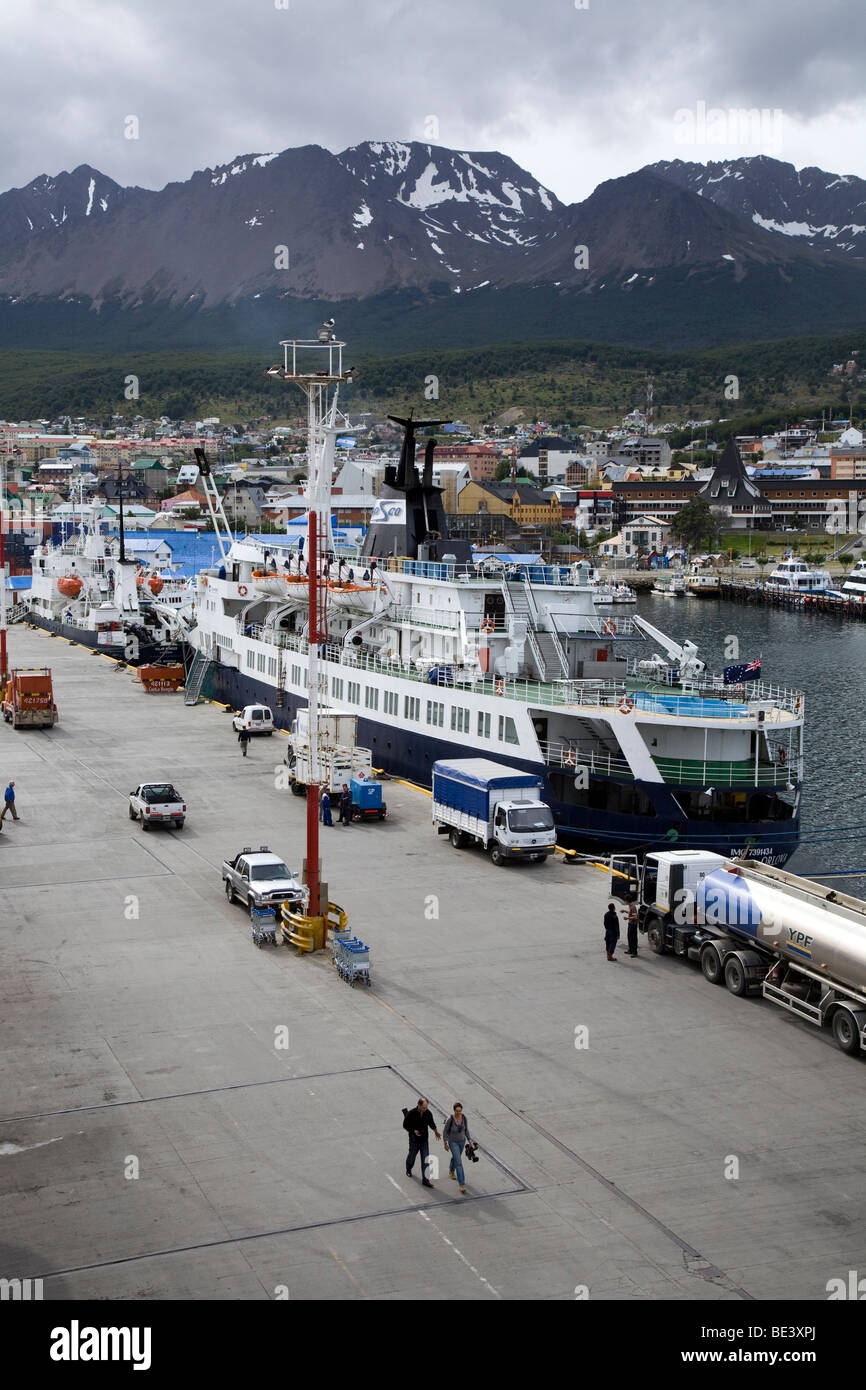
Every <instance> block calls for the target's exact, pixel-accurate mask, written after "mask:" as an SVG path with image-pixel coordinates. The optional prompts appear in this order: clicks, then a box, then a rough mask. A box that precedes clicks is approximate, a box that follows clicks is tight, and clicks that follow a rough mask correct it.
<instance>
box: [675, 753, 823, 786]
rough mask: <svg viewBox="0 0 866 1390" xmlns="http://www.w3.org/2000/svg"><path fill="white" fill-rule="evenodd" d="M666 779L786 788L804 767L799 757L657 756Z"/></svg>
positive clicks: (677, 782) (686, 783)
mask: <svg viewBox="0 0 866 1390" xmlns="http://www.w3.org/2000/svg"><path fill="white" fill-rule="evenodd" d="M653 761H654V763H655V765H656V767H657V768H658V770H659V772H660V773H661V775H662V777H663V779H664V781H665V782H666V783H669V784H673V785H675V786H683V787H687V786H697V787H707V786H712V787H715V788H719V787H727V788H729V789H734V790H736V789H737V788H746V787H786V786H787V785H788V784H789V783H797V782H800V781H802V777H803V768H802V764H801V760H800V759H799V758H792V759H791V761H790V762H786V763H758V765H757V767H755V764H754V763H753V762H750V763H743V762H740V763H720V762H715V761H712V762H711V761H709V760H707V761H706V762H703V761H701V760H700V759H695V758H654V759H653Z"/></svg>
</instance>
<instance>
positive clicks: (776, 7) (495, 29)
mask: <svg viewBox="0 0 866 1390" xmlns="http://www.w3.org/2000/svg"><path fill="white" fill-rule="evenodd" d="M589 4H590V8H589V9H588V10H576V9H575V7H574V4H573V0H469V3H467V0H290V8H289V9H288V10H280V9H277V8H276V6H275V5H274V4H272V3H268V0H256V3H249V0H183V3H181V4H178V3H176V0H150V3H144V2H143V0H139V3H135V4H128V5H125V6H124V5H121V6H118V5H117V4H114V3H108V0H69V2H68V3H67V4H66V5H65V6H64V7H63V8H60V7H59V6H56V5H55V6H53V7H52V6H48V7H36V6H27V7H20V8H19V9H18V10H16V11H14V12H13V13H12V14H11V15H10V16H7V17H5V18H4V25H5V30H6V32H5V36H4V47H5V50H6V56H7V71H11V72H17V73H19V74H20V77H19V84H18V85H17V87H16V89H15V99H14V100H9V99H8V94H7V100H6V101H5V102H4V107H3V111H2V115H0V122H2V138H3V146H4V151H5V155H6V158H5V161H4V177H3V184H4V186H5V187H9V186H11V185H13V184H21V183H26V182H28V181H29V180H30V179H31V178H33V177H34V176H35V175H37V174H39V173H43V172H46V173H56V172H57V171H58V170H60V169H61V168H72V167H74V166H75V165H76V164H80V163H90V164H93V165H95V166H96V167H98V168H100V169H101V170H102V171H103V172H105V173H106V174H109V175H110V176H111V177H113V178H115V179H117V180H118V181H119V182H121V183H138V184H142V185H144V186H147V187H160V186H162V185H163V184H164V183H166V182H168V181H171V180H173V179H183V178H186V177H188V176H189V174H190V173H191V172H192V171H193V169H196V168H202V167H205V166H207V165H212V164H215V163H224V162H225V161H227V160H229V159H231V158H232V157H233V156H234V155H236V154H240V153H247V152H253V151H263V150H279V149H284V148H286V147H288V146H292V145H300V144H308V143H314V144H321V145H324V146H325V147H327V148H328V149H331V150H333V151H337V150H340V149H342V148H344V147H345V146H347V145H351V144H356V143H358V142H359V141H361V140H363V139H367V138H374V139H375V138H379V139H401V138H402V139H419V140H423V139H427V138H428V137H427V136H426V134H425V129H424V120H425V117H427V116H429V115H435V116H436V117H438V119H439V123H440V135H439V143H442V144H445V145H450V146H458V147H461V148H470V149H483V148H485V147H488V148H489V147H490V146H491V144H493V143H494V140H495V141H496V143H498V145H499V147H500V148H501V149H502V152H503V153H505V154H511V155H512V156H513V157H514V158H517V159H519V160H520V161H521V162H522V163H524V164H525V165H526V166H527V167H529V169H530V170H531V172H532V173H533V174H535V175H536V176H537V177H539V178H541V179H542V180H544V181H545V182H547V183H549V184H550V186H551V187H552V188H553V190H554V192H556V193H557V194H558V195H559V196H560V197H561V198H563V199H565V200H566V201H568V200H571V199H575V198H578V197H583V196H585V195H586V194H587V193H588V192H589V191H590V190H591V187H592V186H593V184H594V183H595V182H598V181H599V179H601V178H604V177H610V176H612V175H616V174H620V173H623V172H626V170H628V169H631V168H635V167H637V165H639V164H640V163H643V162H645V161H646V160H648V159H656V158H664V157H673V156H675V155H676V154H677V153H678V151H677V150H676V149H673V148H672V147H671V145H670V134H671V123H672V119H673V114H674V112H675V111H676V110H677V109H680V108H683V107H687V108H691V107H693V106H694V104H695V103H696V102H697V101H704V102H706V104H707V105H708V106H722V107H728V106H734V105H735V106H747V107H752V106H758V107H767V106H771V107H780V108H782V109H783V110H784V111H785V112H786V114H788V115H790V116H791V118H792V119H795V120H799V121H803V122H808V121H820V120H821V118H828V117H829V116H830V115H831V114H832V113H834V112H836V111H840V112H841V117H840V119H841V120H842V125H843V129H847V130H848V139H847V140H846V141H843V149H844V150H845V151H846V152H849V153H850V151H852V150H854V149H858V150H859V149H862V148H863V147H864V145H866V142H863V141H862V139H860V140H859V142H858V140H857V135H858V131H857V121H858V119H859V120H861V121H862V112H861V113H859V115H858V112H857V110H856V103H858V102H860V101H862V93H863V91H864V80H863V79H864V71H863V70H864V66H866V63H864V58H863V56H862V55H863V54H864V52H866V42H864V40H866V6H862V5H861V6H859V7H855V6H852V5H851V3H850V0H822V3H821V5H815V4H814V3H813V0H788V3H786V4H784V5H782V4H781V3H779V0H738V2H737V3H727V4H723V3H708V0H703V2H701V0H697V2H696V0H665V3H663V4H662V5H651V4H647V3H645V2H641V0H589ZM846 106H847V107H848V112H847V114H846V112H845V110H844V108H845V107H846ZM129 114H134V115H136V116H138V118H139V120H140V122H141V138H140V139H139V140H137V141H133V140H125V139H124V136H123V120H124V117H125V116H127V115H129ZM666 141H667V143H666ZM713 153H714V152H713V151H712V150H710V151H706V152H699V153H695V154H693V155H690V156H688V157H697V158H708V157H712V155H713ZM837 153H838V148H837V151H835V152H834V149H833V148H832V147H831V148H828V150H827V155H826V159H825V160H824V161H823V163H824V167H828V168H833V167H835V166H836V165H837V164H838V163H839V161H838V160H837ZM784 157H785V158H789V159H794V161H795V162H803V161H802V160H801V161H797V159H796V149H792V148H791V146H790V144H788V145H786V148H785V152H784ZM860 159H861V167H858V168H856V169H850V170H849V169H840V172H859V173H861V174H866V163H864V162H863V161H864V159H866V156H863V155H862V154H861V156H860ZM848 162H849V164H850V159H849V160H848Z"/></svg>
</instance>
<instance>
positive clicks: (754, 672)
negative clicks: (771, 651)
mask: <svg viewBox="0 0 866 1390" xmlns="http://www.w3.org/2000/svg"><path fill="white" fill-rule="evenodd" d="M722 674H723V675H724V678H725V685H742V683H743V681H759V680H760V679H761V657H758V659H757V661H743V662H741V663H740V664H739V665H738V666H726V667H725V669H724V671H723V673H722Z"/></svg>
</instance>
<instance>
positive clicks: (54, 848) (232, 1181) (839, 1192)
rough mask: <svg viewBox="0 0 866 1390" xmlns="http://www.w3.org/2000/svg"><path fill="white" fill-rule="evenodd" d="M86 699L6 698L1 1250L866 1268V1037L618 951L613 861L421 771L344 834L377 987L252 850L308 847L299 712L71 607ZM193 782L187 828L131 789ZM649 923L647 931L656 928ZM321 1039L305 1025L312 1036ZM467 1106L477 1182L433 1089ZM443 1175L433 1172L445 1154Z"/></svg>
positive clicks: (454, 1270)
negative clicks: (268, 926) (465, 844)
mask: <svg viewBox="0 0 866 1390" xmlns="http://www.w3.org/2000/svg"><path fill="white" fill-rule="evenodd" d="M10 648H11V658H12V662H13V664H14V665H50V666H51V667H52V668H53V672H54V683H55V695H56V699H57V704H58V707H59V709H60V715H61V722H60V724H59V725H58V726H57V727H56V728H55V729H53V730H50V731H44V732H37V731H34V732H15V731H13V730H12V729H11V728H9V727H8V726H6V725H4V724H0V785H2V786H5V784H6V782H7V781H8V780H9V779H10V778H13V779H14V780H15V783H16V795H17V805H18V808H19V812H20V816H21V819H20V820H19V821H18V822H12V821H10V819H9V818H8V817H7V818H6V821H5V822H4V824H3V828H2V833H0V978H2V999H3V1005H2V1013H0V1041H2V1048H0V1197H2V1206H3V1213H4V1217H3V1222H2V1234H0V1277H4V1278H8V1279H12V1278H25V1277H31V1278H33V1277H41V1278H42V1279H43V1281H44V1295H45V1297H46V1298H53V1299H68V1298H76V1299H77V1298H96V1299H168V1298H174V1299H177V1298H183V1299H281V1298H290V1299H425V1300H428V1299H442V1300H445V1299H460V1300H464V1299H479V1300H498V1299H504V1300H512V1299H574V1298H576V1297H578V1298H583V1297H589V1298H590V1299H619V1300H630V1299H660V1298H670V1299H680V1300H705V1301H717V1300H729V1301H732V1302H740V1301H741V1300H744V1299H758V1300H761V1299H770V1298H789V1299H818V1300H820V1299H825V1298H826V1296H827V1294H826V1285H827V1281H828V1280H829V1279H831V1278H836V1277H841V1278H847V1276H848V1271H849V1270H851V1269H855V1270H856V1269H858V1268H859V1267H861V1266H862V1255H863V1246H862V1220H863V1208H864V1200H866V1199H864V1196H863V1192H864V1188H866V1183H864V1175H866V1144H864V1139H866V1112H864V1104H863V1101H864V1096H866V1064H864V1062H862V1061H860V1060H851V1059H849V1058H847V1057H845V1056H843V1055H842V1053H840V1052H839V1051H838V1050H837V1048H836V1047H835V1045H834V1043H833V1041H832V1039H830V1038H829V1037H827V1036H826V1035H822V1034H820V1033H819V1032H818V1031H817V1030H815V1029H814V1028H811V1027H808V1026H807V1025H805V1024H803V1023H801V1022H799V1021H797V1020H795V1019H791V1018H789V1017H787V1016H785V1015H784V1014H782V1013H781V1012H780V1011H779V1010H777V1009H773V1008H772V1007H771V1006H770V1005H768V1004H766V1003H764V1002H763V1001H761V1000H752V999H749V1000H740V999H735V998H733V997H732V996H730V995H729V994H728V993H727V991H725V990H723V989H716V988H713V987H712V986H711V985H709V984H708V983H707V982H706V981H704V979H703V978H702V976H701V974H700V971H699V969H698V967H697V966H695V965H691V964H688V963H686V962H683V961H679V960H672V959H670V958H668V957H657V956H654V955H652V954H651V953H650V952H649V951H648V948H647V947H646V946H645V944H644V942H643V938H642V939H641V943H642V944H641V953H640V956H639V958H638V959H637V960H635V961H632V960H629V959H628V958H627V957H623V958H621V959H619V960H618V961H617V963H616V966H615V968H614V969H613V970H611V969H610V963H609V962H608V961H607V960H606V959H605V952H604V945H603V936H602V926H601V919H602V915H603V912H604V907H605V904H606V901H607V897H606V879H605V876H604V875H603V874H602V873H601V872H599V871H598V870H595V869H592V868H589V867H572V866H570V865H567V864H566V863H564V862H563V861H562V859H561V858H560V857H559V856H557V858H556V859H555V860H552V861H550V862H549V863H548V864H547V865H544V866H540V865H522V866H510V867H508V868H504V869H502V868H494V867H493V865H491V864H490V862H489V861H488V860H487V859H486V858H485V857H484V856H483V855H481V854H480V853H479V852H477V851H472V850H467V851H462V852H457V851H455V850H453V849H452V848H451V847H450V845H449V844H448V842H447V840H446V839H444V838H440V837H438V836H437V835H436V834H435V832H434V831H433V829H432V827H431V825H430V805H429V800H428V798H427V797H426V796H425V795H424V794H422V793H421V792H419V791H417V790H416V789H414V788H411V787H409V786H405V785H402V784H397V783H389V784H388V785H387V788H386V792H387V799H388V804H389V812H390V819H389V820H388V821H387V822H385V823H384V824H382V825H379V824H371V825H365V826H358V825H356V826H352V827H351V828H341V827H338V826H335V827H334V828H333V829H331V830H323V832H322V836H323V856H324V866H325V877H326V879H327V881H328V883H329V886H330V896H331V898H332V899H333V900H335V901H336V902H338V903H340V904H342V905H344V906H345V907H346V908H347V909H348V910H349V912H350V921H351V926H352V929H353V930H354V931H355V932H356V933H357V934H358V935H360V936H361V937H363V938H364V940H365V941H368V942H369V943H370V944H371V947H372V952H373V987H372V989H365V988H355V989H352V988H350V987H349V986H347V985H346V984H344V983H343V982H342V981H341V980H340V978H339V977H338V975H337V973H336V971H335V970H334V969H333V967H332V966H331V964H330V961H329V958H328V957H326V956H325V955H319V956H316V957H313V958H303V959H302V958H299V957H298V955H297V954H296V953H295V952H294V950H292V949H289V948H287V947H285V946H282V947H280V948H279V949H276V950H274V949H269V948H266V949H264V950H258V949H256V948H255V946H254V945H253V943H252V941H251V937H250V923H249V918H248V916H247V914H246V912H245V911H244V910H243V909H242V908H240V907H238V906H235V907H230V906H229V905H228V903H227V902H226V899H225V897H224V894H223V886H222V882H221V877H220V865H221V862H222V860H223V859H224V858H225V857H228V856H230V855H232V854H234V853H236V852H237V850H239V849H241V848H242V847H243V846H244V845H252V846H255V847H258V846H259V845H262V844H267V845H269V846H270V847H271V848H272V849H274V850H278V851H279V852H280V853H281V854H283V856H284V857H285V858H286V860H287V862H288V863H289V864H291V865H292V866H293V867H295V868H299V867H300V863H301V859H302V856H303V835H304V817H305V808H304V803H303V801H301V800H299V799H296V798H295V797H293V796H292V795H291V794H290V793H289V792H288V791H285V790H282V789H279V788H278V787H277V785H276V778H275V768H276V767H277V766H278V765H279V763H280V760H281V758H282V756H283V752H284V749H285V742H284V739H283V737H282V736H281V735H276V736H274V737H273V738H270V739H262V740H258V741H254V742H253V743H252V744H251V746H250V753H249V757H248V758H247V759H246V760H243V759H242V758H241V756H240V750H239V748H238V745H237V742H236V739H235V735H234V734H233V732H232V729H231V724H230V718H229V715H228V714H227V713H225V712H224V711H223V710H222V709H221V708H219V707H216V706H213V705H209V704H201V705H199V706H198V707H197V708H195V709H188V708H185V707H184V704H183V697H182V695H178V696H149V695H146V694H145V693H144V691H143V690H142V688H141V687H140V685H139V684H138V683H137V681H136V680H135V674H134V672H133V671H131V670H125V669H122V668H120V667H118V666H116V665H115V664H114V663H112V662H110V661H108V660H107V659H105V658H103V657H101V656H99V655H95V654H91V653H89V652H87V651H85V650H83V649H80V648H76V647H72V646H70V645H68V644H67V643H65V642H64V641H63V640H62V639H52V638H50V637H48V636H47V635H46V634H43V633H39V632H36V631H30V630H25V629H21V628H14V629H13V630H12V632H11V633H10ZM157 779H170V780H172V781H173V782H174V783H175V785H176V786H177V788H178V789H179V790H180V792H181V793H182V795H183V796H184V797H185V799H186V802H187V806H188V820H187V824H186V827H185V828H184V830H183V831H181V832H175V831H168V830H152V831H151V832H150V833H148V834H145V833H143V831H142V830H141V828H140V826H138V825H136V824H133V823H132V822H130V820H129V819H128V814H127V805H128V793H129V791H130V790H131V789H132V788H133V787H135V786H136V784H137V783H139V782H141V781H145V780H157ZM622 944H623V943H621V945H622ZM286 1044H287V1045H286ZM422 1094H423V1095H426V1096H427V1097H429V1099H430V1102H431V1107H432V1108H433V1113H434V1116H435V1118H436V1121H437V1126H438V1128H439V1129H440V1131H441V1128H442V1122H443V1120H444V1118H445V1113H447V1112H448V1111H450V1108H451V1105H452V1103H453V1102H454V1101H455V1100H460V1101H462V1103H463V1105H464V1106H465V1109H466V1114H467V1118H468V1120H469V1125H470V1129H471V1131H472V1133H473V1136H474V1137H475V1138H477V1139H478V1140H479V1141H480V1143H481V1145H482V1147H483V1152H482V1155H481V1161H480V1162H479V1163H478V1164H476V1165H468V1168H467V1183H468V1193H467V1195H466V1196H461V1194H460V1193H459V1191H458V1188H457V1184H456V1183H455V1182H452V1181H450V1180H449V1178H448V1173H447V1166H448V1165H447V1156H446V1151H445V1150H444V1148H443V1147H442V1146H441V1144H440V1145H437V1144H435V1142H434V1143H433V1145H432V1147H431V1152H432V1153H433V1154H434V1155H435V1156H437V1157H438V1159H439V1177H438V1180H436V1181H435V1182H434V1186H433V1188H432V1189H430V1190H428V1189H424V1188H422V1187H421V1184H420V1181H419V1179H418V1177H417V1176H416V1177H415V1178H414V1179H412V1178H407V1177H406V1175H405V1162H404V1161H405V1154H406V1144H405V1142H404V1139H405V1136H404V1133H403V1130H402V1127H401V1126H402V1113H401V1111H402V1107H403V1106H411V1105H413V1104H414V1102H415V1099H416V1098H417V1096H418V1095H422ZM416 1172H417V1169H416Z"/></svg>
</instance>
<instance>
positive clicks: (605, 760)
mask: <svg viewBox="0 0 866 1390" xmlns="http://www.w3.org/2000/svg"><path fill="white" fill-rule="evenodd" d="M538 746H539V748H540V749H541V756H542V757H543V758H544V761H545V763H546V764H547V766H548V767H554V768H562V769H564V771H566V772H569V773H571V774H572V775H573V776H575V777H578V776H579V775H580V774H581V773H589V774H590V775H591V776H593V777H631V778H633V777H634V772H633V771H632V768H631V765H630V763H629V761H628V759H627V758H623V757H620V756H618V755H617V754H616V753H611V751H610V750H609V749H607V748H603V747H601V745H599V746H598V747H597V748H587V747H586V745H584V744H580V743H576V742H572V741H570V740H569V739H562V740H559V741H553V740H551V741H547V740H544V739H539V745H538Z"/></svg>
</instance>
